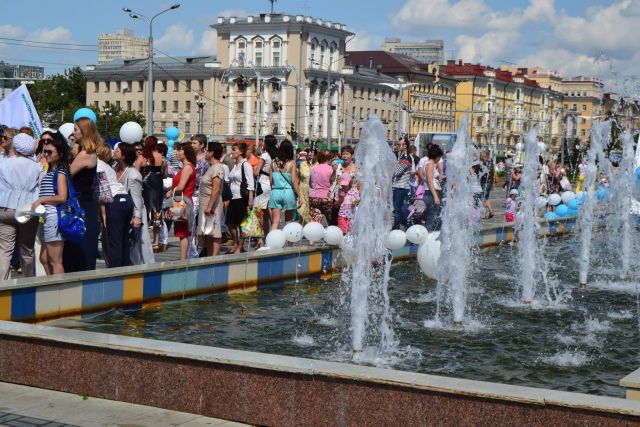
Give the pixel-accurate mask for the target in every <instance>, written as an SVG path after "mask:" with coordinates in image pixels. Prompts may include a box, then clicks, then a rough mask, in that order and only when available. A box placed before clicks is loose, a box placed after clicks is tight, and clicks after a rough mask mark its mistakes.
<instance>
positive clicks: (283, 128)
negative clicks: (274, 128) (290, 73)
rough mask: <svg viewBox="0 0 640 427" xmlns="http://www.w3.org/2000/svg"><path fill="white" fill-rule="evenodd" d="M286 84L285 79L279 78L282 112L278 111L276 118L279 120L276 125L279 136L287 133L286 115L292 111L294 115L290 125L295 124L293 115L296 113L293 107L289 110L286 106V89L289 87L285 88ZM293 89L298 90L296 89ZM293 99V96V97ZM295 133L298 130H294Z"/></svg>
mask: <svg viewBox="0 0 640 427" xmlns="http://www.w3.org/2000/svg"><path fill="white" fill-rule="evenodd" d="M286 83H287V81H286V78H285V77H281V78H280V105H282V110H280V115H279V116H278V117H279V118H280V124H279V125H278V132H279V133H281V134H286V133H287V129H288V126H287V122H286V117H287V113H288V112H289V111H292V110H293V114H294V115H293V117H292V120H291V123H295V122H296V119H295V115H296V114H298V112H297V111H295V106H294V107H293V108H289V106H288V105H287V88H289V86H287V85H286ZM295 89H296V90H298V88H297V87H296V88H295ZM294 95H295V94H294ZM294 99H295V96H294ZM296 132H300V130H299V129H296Z"/></svg>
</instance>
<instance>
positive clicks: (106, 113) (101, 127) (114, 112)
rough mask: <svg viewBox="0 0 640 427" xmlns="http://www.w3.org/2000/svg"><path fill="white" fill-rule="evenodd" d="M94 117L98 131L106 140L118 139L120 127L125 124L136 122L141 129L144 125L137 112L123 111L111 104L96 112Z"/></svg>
mask: <svg viewBox="0 0 640 427" xmlns="http://www.w3.org/2000/svg"><path fill="white" fill-rule="evenodd" d="M96 116H97V118H98V122H97V123H96V126H97V127H98V131H99V132H100V134H101V135H102V136H104V137H106V138H118V137H119V134H120V127H121V126H122V125H123V124H125V123H126V122H137V123H138V124H139V125H140V126H142V128H143V129H144V126H145V124H146V120H145V118H144V116H143V115H142V114H140V113H138V112H137V111H125V110H123V109H122V108H120V107H117V106H115V105H113V104H112V105H109V106H108V107H105V108H103V109H102V110H100V111H96Z"/></svg>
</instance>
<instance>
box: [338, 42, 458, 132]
mask: <svg viewBox="0 0 640 427" xmlns="http://www.w3.org/2000/svg"><path fill="white" fill-rule="evenodd" d="M347 63H348V64H350V65H359V66H360V67H361V68H369V69H375V70H378V71H379V72H381V73H384V74H385V75H388V76H391V77H393V79H394V81H393V84H392V85H390V86H391V87H392V88H393V89H394V91H395V92H398V93H400V94H401V99H402V102H401V103H397V102H395V101H390V105H391V106H392V107H394V109H395V111H393V115H392V116H391V117H393V119H392V120H396V119H395V118H396V117H399V125H397V126H395V127H394V132H393V134H392V137H393V139H396V138H398V137H400V136H402V135H408V136H409V137H415V136H416V135H417V134H418V133H420V132H454V131H455V123H454V109H455V86H456V84H457V81H456V80H454V79H451V78H449V77H445V76H442V75H440V73H439V68H438V67H437V66H430V65H428V64H425V63H422V62H420V61H418V60H416V59H414V58H412V57H409V56H407V55H401V54H397V53H390V52H385V51H375V50H370V51H353V52H349V56H348V58H347ZM387 87H389V86H387ZM390 139H391V138H390Z"/></svg>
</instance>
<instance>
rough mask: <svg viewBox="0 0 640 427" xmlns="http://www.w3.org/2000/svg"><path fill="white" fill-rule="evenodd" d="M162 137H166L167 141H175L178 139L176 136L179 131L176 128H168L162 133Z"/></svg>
mask: <svg viewBox="0 0 640 427" xmlns="http://www.w3.org/2000/svg"><path fill="white" fill-rule="evenodd" d="M164 135H165V136H166V137H167V139H169V140H174V141H175V140H176V139H178V136H180V131H179V130H178V128H177V127H170V128H167V130H165V131H164Z"/></svg>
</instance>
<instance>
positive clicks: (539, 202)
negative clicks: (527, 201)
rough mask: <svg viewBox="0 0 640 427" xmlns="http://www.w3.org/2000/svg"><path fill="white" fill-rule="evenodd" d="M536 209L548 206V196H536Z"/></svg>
mask: <svg viewBox="0 0 640 427" xmlns="http://www.w3.org/2000/svg"><path fill="white" fill-rule="evenodd" d="M534 205H535V207H536V209H542V208H544V207H545V206H547V198H546V197H544V196H538V197H536V201H535V203H534Z"/></svg>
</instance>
